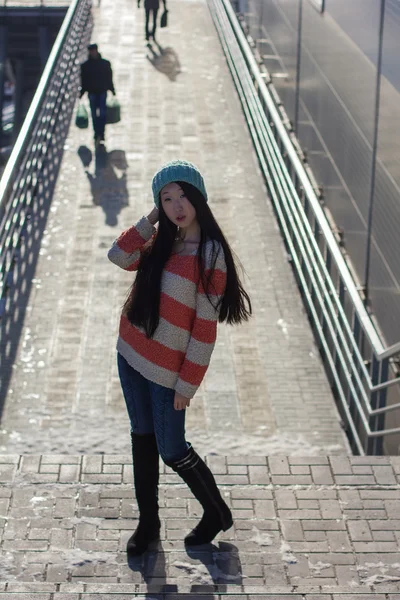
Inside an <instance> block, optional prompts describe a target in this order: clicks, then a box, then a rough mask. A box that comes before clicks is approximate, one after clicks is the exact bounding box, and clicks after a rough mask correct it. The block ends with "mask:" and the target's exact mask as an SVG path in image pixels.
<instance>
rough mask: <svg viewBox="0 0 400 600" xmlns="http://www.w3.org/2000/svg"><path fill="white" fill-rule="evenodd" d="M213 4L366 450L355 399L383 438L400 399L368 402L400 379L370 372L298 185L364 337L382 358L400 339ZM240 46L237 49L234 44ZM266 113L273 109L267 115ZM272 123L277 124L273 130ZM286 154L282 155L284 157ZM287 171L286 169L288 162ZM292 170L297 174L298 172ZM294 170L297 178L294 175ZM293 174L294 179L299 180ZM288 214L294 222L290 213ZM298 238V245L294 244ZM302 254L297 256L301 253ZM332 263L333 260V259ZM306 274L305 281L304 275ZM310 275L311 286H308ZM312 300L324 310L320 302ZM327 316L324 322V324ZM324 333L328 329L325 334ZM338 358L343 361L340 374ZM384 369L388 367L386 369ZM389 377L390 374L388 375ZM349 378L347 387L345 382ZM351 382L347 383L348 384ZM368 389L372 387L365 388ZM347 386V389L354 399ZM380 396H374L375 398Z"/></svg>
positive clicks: (237, 38) (222, 3)
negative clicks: (354, 266)
mask: <svg viewBox="0 0 400 600" xmlns="http://www.w3.org/2000/svg"><path fill="white" fill-rule="evenodd" d="M209 4H210V9H211V12H212V13H215V14H213V16H214V20H215V21H216V26H217V29H218V32H219V34H220V39H221V43H222V45H223V47H224V51H225V54H226V58H227V61H228V64H229V66H230V69H231V72H232V77H233V79H234V81H235V84H236V88H237V91H238V93H239V96H240V99H241V102H242V106H243V110H244V112H245V115H246V119H247V123H248V126H249V129H250V133H251V135H252V138H253V141H254V145H255V147H256V151H257V156H258V159H259V161H260V164H261V167H262V171H263V173H264V176H265V178H266V182H267V186H268V189H269V191H270V194H271V198H272V200H273V204H274V207H275V210H276V212H277V215H278V219H279V222H280V225H281V228H282V229H283V233H284V237H285V240H286V243H287V245H288V248H289V251H290V253H291V256H292V260H293V263H294V266H295V268H296V274H297V276H298V277H299V279H300V283H301V289H302V292H303V294H304V296H305V301H306V303H307V308H308V310H309V312H310V318H311V319H312V323H313V326H314V327H315V329H316V330H317V333H318V337H319V340H320V343H321V346H322V348H323V349H324V353H325V354H324V359H325V361H326V362H328V365H329V368H330V373H331V375H332V377H333V381H334V382H335V386H336V391H337V394H338V396H339V400H340V404H341V407H342V409H343V411H344V413H345V415H346V419H347V423H348V426H349V427H350V430H351V433H352V436H353V440H354V442H355V444H356V448H357V451H358V452H359V453H361V454H363V453H364V448H363V443H362V440H361V438H360V435H359V432H358V431H357V427H356V424H355V421H354V419H353V416H352V415H351V412H350V407H351V403H352V404H353V405H354V407H355V408H356V411H357V415H358V417H357V419H359V420H360V421H361V424H362V427H363V430H364V432H365V434H366V435H367V436H368V439H376V438H382V436H383V435H389V434H395V433H400V428H392V429H386V430H383V429H380V430H379V431H375V430H374V428H373V427H374V423H373V421H372V419H375V418H377V417H378V416H381V415H382V414H383V413H386V412H389V411H392V410H395V409H397V408H400V404H393V405H392V406H388V407H386V406H384V407H382V406H379V407H378V408H372V406H371V404H370V402H371V399H372V398H373V395H376V394H380V396H382V394H385V393H386V389H387V388H389V387H391V386H393V385H397V384H398V383H400V379H388V380H387V381H383V382H382V381H379V382H378V383H376V369H375V367H374V369H375V370H374V369H373V370H372V376H373V378H374V380H373V379H371V376H370V374H369V372H368V370H367V368H366V366H365V364H364V360H363V356H362V354H361V351H360V349H359V347H358V342H357V340H356V339H355V332H354V331H353V330H352V329H351V327H350V325H349V322H348V318H347V316H346V314H345V311H344V308H343V306H342V301H341V300H340V298H339V296H338V292H337V290H336V288H335V285H334V282H333V281H332V278H331V276H330V272H329V270H328V262H325V259H324V258H323V256H322V253H321V250H320V248H319V245H318V242H317V240H316V238H315V232H313V231H312V227H311V223H310V220H309V218H308V216H307V213H306V212H305V207H304V206H303V205H302V202H301V200H300V197H299V194H298V190H299V189H301V190H302V193H303V194H304V197H305V198H306V199H307V206H308V207H309V208H310V209H311V210H312V211H313V216H314V219H315V220H314V221H313V222H314V228H315V227H316V225H317V226H318V229H319V230H320V231H321V233H322V234H323V235H324V241H325V244H326V247H325V249H326V251H327V255H328V254H329V257H330V259H331V262H333V261H334V262H335V263H336V267H337V269H338V273H339V275H340V285H341V286H343V288H342V289H344V290H346V291H347V293H348V296H349V299H350V301H351V302H352V303H353V309H354V313H353V314H354V318H355V319H356V318H357V319H358V321H357V322H358V323H359V324H360V325H361V326H362V328H363V330H364V332H365V335H366V338H367V340H368V341H369V343H370V345H371V351H372V352H373V358H374V360H375V361H378V362H379V363H380V364H383V363H384V364H385V369H386V365H387V361H388V358H389V357H392V356H394V355H395V354H397V353H399V352H400V343H399V344H394V345H393V346H391V347H390V348H386V349H385V348H384V346H383V344H382V342H381V340H380V338H379V336H378V333H377V331H376V329H375V327H374V325H373V323H372V321H371V318H370V316H369V315H368V312H367V311H366V309H365V307H364V305H363V303H362V300H361V298H360V296H359V294H358V291H357V288H356V286H355V283H354V281H353V278H352V276H351V274H350V271H349V269H348V266H347V264H346V263H345V260H344V258H343V256H342V254H341V251H340V249H339V248H338V245H337V243H336V240H335V238H334V236H333V233H332V230H331V228H330V226H329V223H328V221H327V219H326V217H325V214H324V212H323V210H322V208H321V206H320V204H319V201H318V198H317V196H316V194H315V192H314V189H313V187H312V185H311V182H310V180H309V178H308V176H307V173H306V171H305V169H304V167H303V164H302V163H301V160H300V159H299V156H298V154H297V152H296V150H295V148H294V146H293V144H292V141H291V139H290V137H289V134H288V132H287V130H286V127H285V125H284V123H283V121H282V118H281V115H280V114H279V112H278V110H277V108H276V105H275V101H274V99H273V98H272V96H271V95H270V93H269V90H268V88H267V86H266V83H265V73H261V72H260V69H259V65H258V64H257V61H256V59H255V57H254V55H253V53H252V51H251V49H250V47H249V44H248V41H247V39H246V37H245V35H244V33H243V31H242V28H241V27H240V25H239V23H238V20H237V18H236V15H235V13H234V11H233V9H232V7H231V5H230V3H229V2H228V0H209ZM227 40H229V41H227ZM236 48H237V49H236ZM267 114H268V117H267ZM270 122H271V124H272V125H273V127H274V131H272V128H271V125H270ZM283 155H285V158H283ZM288 165H289V166H290V173H289V170H288V169H289V166H288ZM293 173H294V174H295V175H293ZM296 178H297V179H296ZM294 180H295V181H296V185H295V183H294ZM285 215H286V216H287V218H288V221H289V222H290V229H289V227H288V224H287V222H286V220H285ZM293 240H295V242H296V244H297V248H298V253H297V252H296V248H295V246H294V242H293ZM298 254H299V255H300V260H299V256H298ZM329 268H330V267H329ZM306 278H307V279H308V281H307V279H306ZM308 282H309V283H310V286H311V288H312V291H311V292H310V290H309V289H308ZM315 300H316V301H317V302H318V304H317V307H318V311H319V312H320V315H318V314H317V311H316V308H315ZM321 323H323V325H322V324H321ZM327 333H329V335H330V336H331V337H330V338H329V339H330V343H331V346H332V347H333V352H331V349H330V348H329V344H328V342H327V337H326V335H327ZM336 361H339V363H340V367H341V376H342V377H344V379H345V381H346V385H345V386H343V385H342V382H341V380H340V372H339V371H338V370H337V366H336ZM383 373H385V370H383ZM383 377H385V375H383ZM346 386H347V387H346ZM346 390H347V391H346ZM367 391H368V394H367ZM347 393H348V394H349V396H350V399H351V401H350V407H349V404H348V398H347V397H346V395H347ZM374 402H375V401H374Z"/></svg>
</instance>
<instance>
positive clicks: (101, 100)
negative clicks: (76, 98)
mask: <svg viewBox="0 0 400 600" xmlns="http://www.w3.org/2000/svg"><path fill="white" fill-rule="evenodd" d="M88 50H89V58H88V60H87V61H86V62H84V63H83V64H82V65H81V88H80V97H81V98H82V96H83V95H84V94H85V92H87V93H88V94H89V101H90V109H91V111H92V120H93V129H94V139H95V142H96V144H98V143H100V141H102V140H104V131H105V127H106V101H107V91H108V90H110V91H111V92H112V93H113V94H114V96H115V88H114V83H113V74H112V69H111V63H110V61H108V60H106V59H105V58H103V57H102V56H101V54H100V52H99V51H98V47H97V44H90V45H89V46H88Z"/></svg>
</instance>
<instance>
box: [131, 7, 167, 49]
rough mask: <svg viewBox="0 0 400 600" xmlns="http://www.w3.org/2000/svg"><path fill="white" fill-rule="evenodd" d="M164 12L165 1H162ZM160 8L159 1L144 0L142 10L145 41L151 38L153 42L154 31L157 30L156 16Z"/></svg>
mask: <svg viewBox="0 0 400 600" xmlns="http://www.w3.org/2000/svg"><path fill="white" fill-rule="evenodd" d="M163 4H164V10H166V9H167V1H166V0H163ZM137 5H138V8H139V7H140V0H138V3H137ZM159 8H160V0H144V9H145V11H146V29H145V34H146V40H147V41H148V40H149V39H150V38H151V37H152V38H153V40H154V39H155V35H156V29H157V14H158V11H159ZM150 13H153V29H152V32H151V33H150V30H149V22H150Z"/></svg>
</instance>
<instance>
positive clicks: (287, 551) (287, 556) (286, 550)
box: [280, 540, 297, 565]
mask: <svg viewBox="0 0 400 600" xmlns="http://www.w3.org/2000/svg"><path fill="white" fill-rule="evenodd" d="M280 553H281V557H282V560H283V562H286V563H288V564H290V565H294V564H296V563H297V558H296V557H295V555H294V554H293V552H292V550H291V548H290V546H289V544H288V543H287V542H285V541H284V540H282V542H281V547H280Z"/></svg>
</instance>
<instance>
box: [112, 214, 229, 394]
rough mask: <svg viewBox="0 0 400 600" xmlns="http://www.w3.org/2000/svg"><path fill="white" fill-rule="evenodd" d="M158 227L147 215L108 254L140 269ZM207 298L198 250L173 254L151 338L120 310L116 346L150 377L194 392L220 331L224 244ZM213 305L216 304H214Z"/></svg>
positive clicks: (208, 255) (207, 255)
mask: <svg viewBox="0 0 400 600" xmlns="http://www.w3.org/2000/svg"><path fill="white" fill-rule="evenodd" d="M155 232H156V229H155V227H153V225H151V223H150V222H149V221H148V219H147V218H146V217H143V218H142V219H141V220H140V221H139V222H138V223H137V224H136V225H134V226H133V227H130V228H129V229H127V230H126V231H124V232H123V233H122V234H121V235H120V236H119V237H118V238H117V239H116V240H115V241H114V243H113V245H112V247H111V248H110V250H109V252H108V258H109V259H110V260H111V262H113V263H115V264H116V265H118V266H119V267H121V268H122V269H125V270H127V271H136V270H137V268H138V266H139V261H140V256H141V253H142V250H143V247H144V245H145V244H146V242H148V241H149V240H150V239H151V237H152V236H153V235H154V233H155ZM212 247H213V243H212V241H209V242H207V243H206V245H205V250H204V254H203V260H204V266H205V269H206V272H207V269H209V268H210V265H211V261H212ZM217 252H218V257H217V260H216V263H215V270H214V273H213V277H212V280H211V287H210V291H211V292H212V293H211V294H210V292H209V296H210V298H211V300H212V304H211V302H210V300H209V299H208V298H207V295H206V294H205V293H204V288H203V286H202V284H201V281H198V265H197V256H196V252H193V253H192V254H190V255H179V254H172V255H171V256H170V258H169V260H168V261H167V263H166V265H165V268H164V272H163V275H162V281H161V298H160V323H159V325H158V327H157V329H156V331H155V333H154V336H153V337H152V338H151V339H148V338H147V337H146V335H145V333H144V331H143V330H142V329H141V328H139V327H136V326H135V325H132V324H131V323H130V322H129V321H128V319H127V318H126V316H125V315H124V314H122V315H121V321H120V327H119V338H118V343H117V350H118V352H120V353H121V354H122V356H123V357H124V358H125V360H126V361H127V362H128V363H129V364H130V365H131V366H132V367H133V368H134V369H136V370H137V371H139V373H141V374H142V375H143V376H144V377H146V379H149V380H150V381H154V382H155V383H158V384H160V385H163V386H165V387H167V388H171V389H174V390H176V391H177V392H179V393H180V394H182V395H183V396H185V397H186V398H193V396H194V395H195V393H196V391H197V389H198V387H199V386H200V384H201V382H202V380H203V378H204V375H205V373H206V371H207V368H208V365H209V363H210V359H211V354H212V351H213V349H214V345H215V340H216V335H217V321H218V311H216V310H215V308H214V306H217V304H218V300H219V298H220V296H221V295H222V294H223V293H224V291H225V286H226V263H225V259H224V253H223V250H222V247H221V246H219V248H218V250H217ZM213 305H214V306H213Z"/></svg>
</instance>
